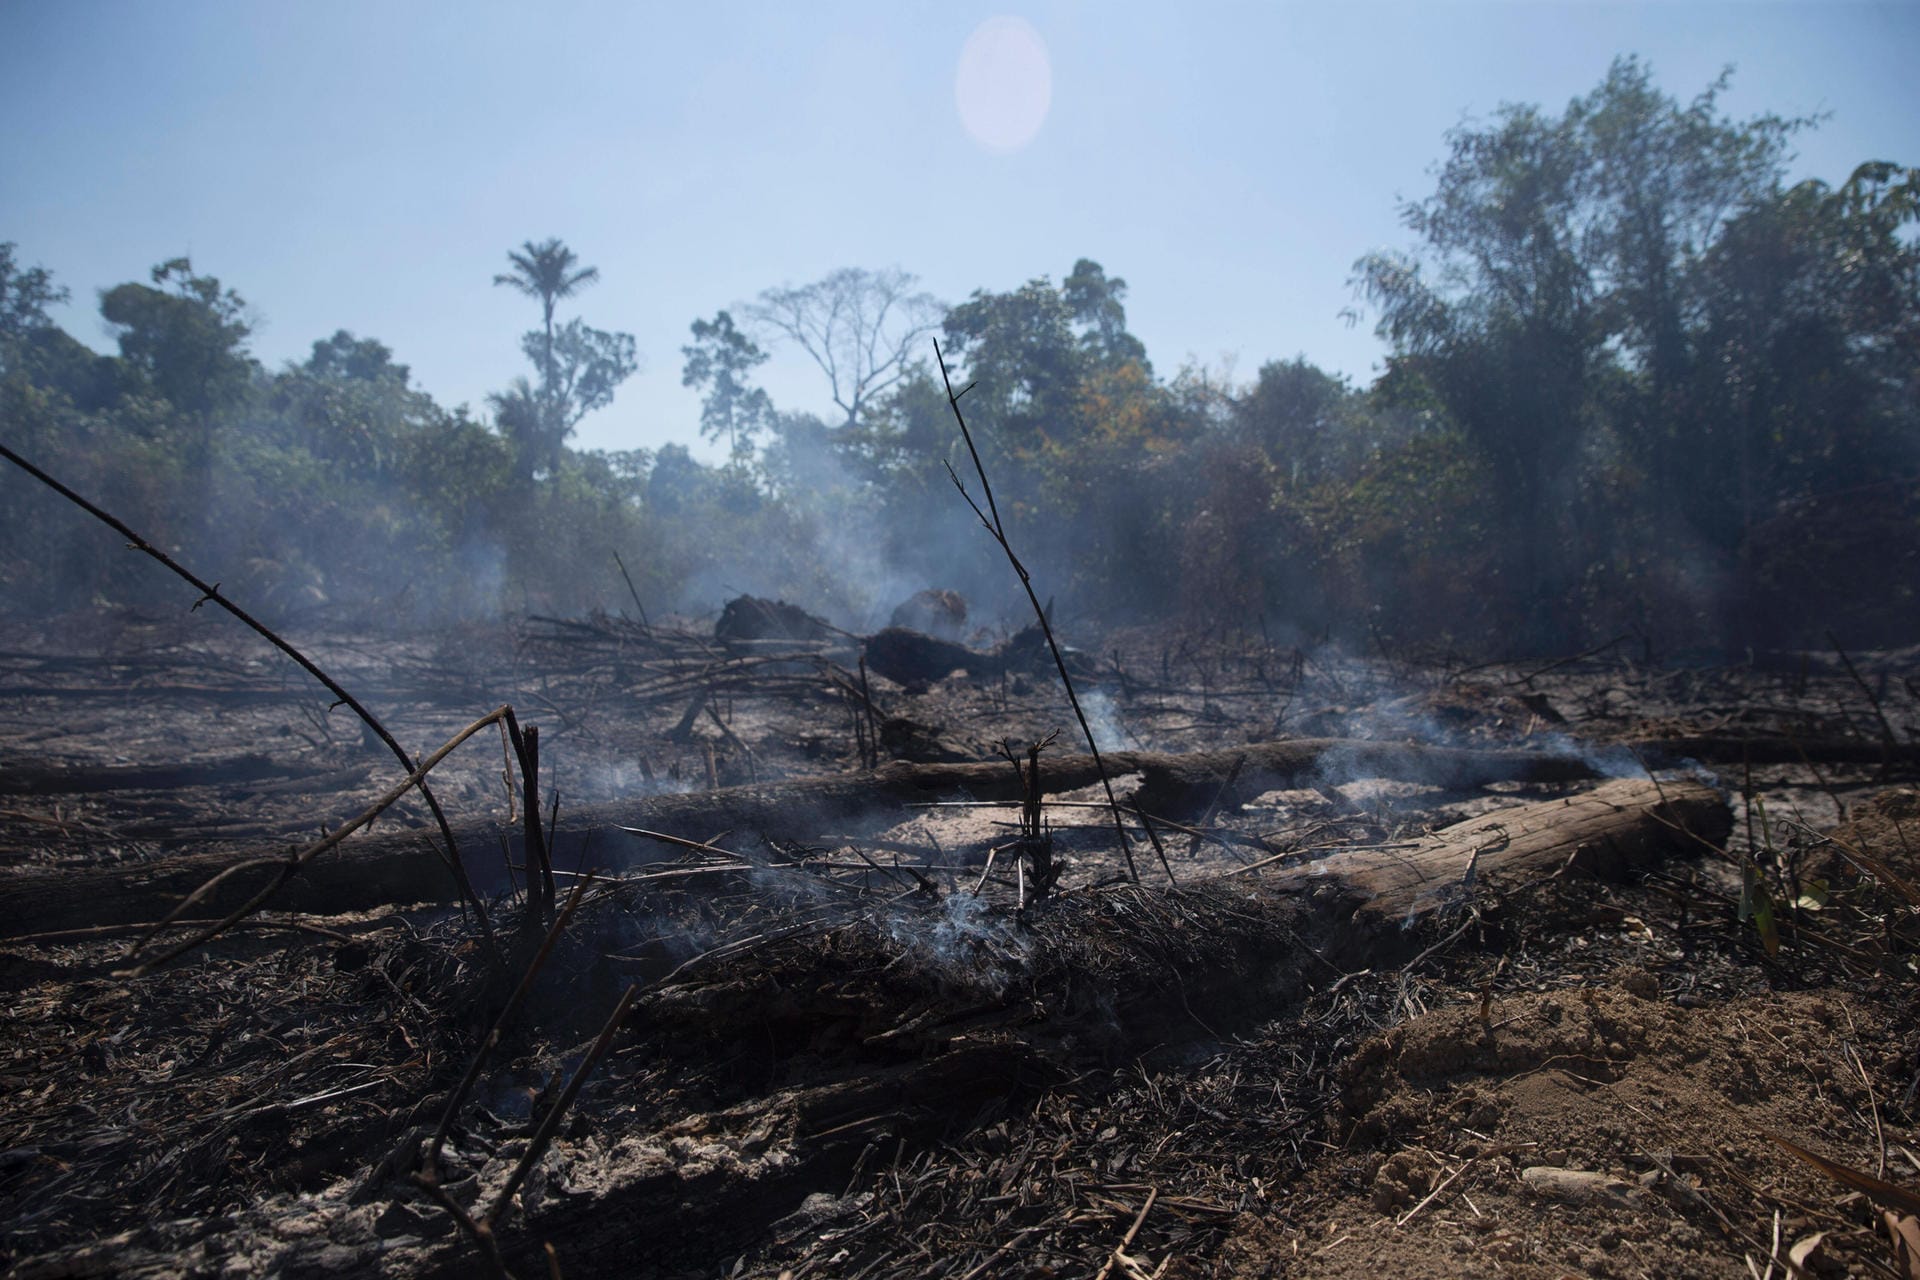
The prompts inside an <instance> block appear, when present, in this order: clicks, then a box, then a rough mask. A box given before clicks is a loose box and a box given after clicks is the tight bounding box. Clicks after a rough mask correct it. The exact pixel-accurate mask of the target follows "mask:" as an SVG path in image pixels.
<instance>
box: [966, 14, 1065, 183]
mask: <svg viewBox="0 0 1920 1280" xmlns="http://www.w3.org/2000/svg"><path fill="white" fill-rule="evenodd" d="M953 98H954V103H955V105H956V106H958V107H959V109H960V123H961V124H962V125H963V126H965V128H966V131H967V135H968V136H969V137H971V138H972V139H973V140H974V141H975V142H977V143H979V144H980V145H981V146H982V147H984V148H986V149H987V150H988V151H994V152H999V153H1002V154H1005V153H1009V152H1014V151H1018V150H1020V149H1021V148H1022V147H1024V146H1026V145H1027V144H1028V143H1029V142H1032V141H1033V139H1034V137H1035V135H1037V134H1038V133H1039V132H1040V126H1041V125H1043V124H1045V123H1046V120H1047V108H1048V107H1050V106H1051V105H1052V104H1053V69H1052V67H1051V66H1050V65H1049V64H1048V62H1047V45H1046V41H1044V40H1042V39H1041V38H1040V33H1039V32H1038V31H1035V30H1034V29H1033V24H1032V23H1030V22H1028V21H1027V20H1026V19H1025V18H1008V17H1000V18H988V19H987V20H986V21H985V22H983V23H981V24H980V25H979V26H977V27H975V28H974V29H973V34H972V35H970V36H968V37H967V43H966V44H965V45H964V46H963V47H962V48H961V50H960V66H959V67H958V69H956V70H955V72H954V76H953Z"/></svg>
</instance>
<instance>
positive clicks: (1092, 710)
mask: <svg viewBox="0 0 1920 1280" xmlns="http://www.w3.org/2000/svg"><path fill="white" fill-rule="evenodd" d="M1079 697H1080V710H1081V711H1082V712H1083V713H1084V714H1085V715H1086V717H1087V727H1088V728H1089V729H1091V730H1093V741H1094V745H1095V746H1097V747H1099V748H1100V750H1102V751H1124V750H1126V741H1125V740H1126V738H1127V737H1128V734H1127V732H1126V729H1125V728H1124V727H1123V726H1122V725H1121V723H1120V714H1119V711H1118V709H1117V708H1116V707H1115V706H1114V704H1113V695H1112V694H1110V693H1108V692H1107V691H1106V690H1105V689H1088V690H1085V691H1084V692H1081V693H1080V695H1079Z"/></svg>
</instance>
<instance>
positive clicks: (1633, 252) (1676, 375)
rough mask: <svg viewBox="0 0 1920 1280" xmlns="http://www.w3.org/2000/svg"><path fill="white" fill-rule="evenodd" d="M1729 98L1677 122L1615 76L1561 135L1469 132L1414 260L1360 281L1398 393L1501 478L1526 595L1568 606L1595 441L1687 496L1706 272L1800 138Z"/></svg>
mask: <svg viewBox="0 0 1920 1280" xmlns="http://www.w3.org/2000/svg"><path fill="white" fill-rule="evenodd" d="M1726 83H1727V81H1726V77H1725V76H1723V77H1721V78H1720V79H1719V80H1716V81H1715V82H1714V84H1713V85H1711V86H1709V87H1708V89H1707V90H1706V91H1705V92H1704V93H1702V94H1701V95H1699V96H1698V97H1696V98H1695V99H1694V100H1693V102H1691V103H1690V104H1686V105H1682V104H1680V103H1678V102H1676V101H1675V100H1673V99H1672V98H1670V97H1668V96H1666V95H1665V94H1663V93H1661V92H1659V91H1658V90H1657V89H1655V88H1654V87H1653V84H1652V80H1651V73H1650V72H1649V71H1648V69H1647V68H1646V67H1645V65H1644V64H1642V63H1640V62H1639V61H1638V60H1636V59H1632V58H1623V59H1620V60H1618V61H1616V62H1615V63H1614V65H1613V67H1612V69H1611V70H1610V71H1609V73H1608V76H1607V78H1606V80H1605V81H1603V82H1602V83H1601V84H1600V86H1599V87H1598V88H1596V89H1595V90H1594V91H1593V92H1592V93H1591V94H1588V95H1586V96H1585V97H1582V98H1576V99H1575V100H1574V101H1573V102H1571V103H1570V104H1569V105H1568V107H1567V109H1566V110H1565V111H1564V112H1562V113H1561V114H1559V115H1557V116H1555V115H1549V114H1546V113H1544V112H1542V111H1541V110H1540V109H1539V108H1537V107H1532V106H1512V105H1510V106H1505V107H1502V108H1501V109H1500V110H1499V111H1498V112H1497V113H1496V115H1495V118H1494V119H1493V121H1491V122H1490V123H1488V124H1485V125H1474V124H1469V125H1463V126H1461V127H1459V128H1457V129H1455V130H1453V131H1451V132H1450V133H1449V134H1448V135H1447V142H1448V156H1447V159H1446V161H1445V163H1444V164H1443V165H1442V166H1441V168H1440V171H1439V181H1438V183H1437V185H1436V189H1435V191H1434V193H1433V194H1432V195H1431V196H1429V197H1427V198H1426V199H1424V200H1421V201H1418V202H1410V203H1407V204H1405V205H1403V206H1402V209H1401V213H1402V217H1403V219H1404V220H1405V222H1406V223H1407V225H1408V226H1409V227H1410V228H1411V229H1412V230H1413V231H1414V232H1415V233H1416V234H1417V235H1418V237H1419V238H1420V241H1421V249H1420V251H1419V252H1418V253H1417V254H1415V255H1395V254H1375V255H1371V256H1369V257H1367V258H1363V259H1362V260H1361V261H1360V262H1359V263H1358V264H1357V269H1356V278H1355V283H1356V285H1357V287H1358V289H1359V291H1360V292H1361V294H1362V295H1363V296H1364V297H1365V298H1366V299H1367V300H1368V301H1369V302H1370V303H1372V304H1373V305H1374V306H1375V307H1376V308H1377V309H1378V326H1377V331H1378V332H1379V333H1380V335H1381V336H1382V337H1384V338H1386V339H1387V340H1388V341H1389V342H1390V343H1391V344H1392V346H1393V349H1394V354H1395V357H1396V360H1397V361H1399V362H1400V363H1401V364H1402V365H1403V366H1404V368H1403V376H1407V375H1415V374H1417V375H1418V377H1419V378H1420V379H1421V380H1422V381H1424V382H1425V383H1426V385H1428V386H1430V387H1431V388H1432V389H1433V390H1434V392H1435V393H1436V394H1437V395H1438V397H1439V398H1440V400H1441V402H1442V403H1443V404H1444V405H1445V407H1446V410H1447V413H1448V416H1449V417H1450V419H1451V420H1452V422H1453V423H1454V424H1456V425H1457V426H1458V427H1459V429H1460V430H1461V431H1462V432H1463V433H1464V434H1465V436H1466V438H1467V439H1468V440H1470V441H1471V442H1472V443H1473V444H1474V445H1475V447H1477V448H1478V449H1479V450H1480V451H1481V453H1482V454H1483V456H1484V457H1485V458H1486V460H1487V462H1488V463H1489V464H1490V466H1491V475H1492V477H1493V480H1494V488H1495V493H1494V497H1495V499H1496V501H1497V503H1498V505H1499V510H1500V511H1501V513H1502V515H1503V524H1504V525H1505V529H1506V536H1507V539H1508V541H1509V544H1510V545H1512V546H1514V547H1515V548H1516V549H1517V560H1518V569H1519V584H1518V585H1520V586H1521V587H1522V588H1523V589H1524V590H1527V591H1530V592H1536V593H1538V592H1546V593H1548V594H1549V595H1552V594H1557V593H1559V592H1561V591H1562V590H1563V589H1564V588H1565V586H1566V585H1567V584H1568V583H1569V582H1570V581H1571V580H1572V577H1573V576H1574V575H1575V574H1577V573H1578V572H1579V570H1580V565H1579V563H1578V555H1576V554H1574V553H1573V552H1572V551H1571V550H1570V547H1569V544H1568V541H1567V540H1568V539H1569V538H1570V537H1571V536H1572V530H1571V528H1570V526H1569V525H1568V523H1567V522H1568V519H1569V513H1570V512H1571V511H1572V505H1571V503H1570V498H1571V495H1572V490H1573V482H1574V477H1575V472H1576V469H1577V464H1578V462H1579V461H1580V457H1581V453H1580V446H1581V445H1582V444H1583V442H1585V441H1587V440H1588V439H1589V438H1591V433H1592V431H1593V429H1594V428H1596V427H1597V426H1600V425H1602V424H1603V423H1605V424H1606V425H1607V426H1608V427H1609V428H1610V429H1611V430H1612V431H1613V432H1614V433H1615V434H1616V435H1617V436H1618V437H1619V438H1621V439H1622V440H1624V441H1625V442H1626V443H1627V444H1628V446H1629V447H1630V448H1631V449H1632V450H1633V451H1634V453H1635V455H1636V456H1638V457H1639V458H1641V459H1642V460H1643V461H1644V462H1645V464H1646V465H1647V467H1648V470H1649V472H1650V474H1651V475H1652V477H1653V478H1654V480H1655V483H1656V484H1658V485H1662V486H1665V485H1677V484H1683V483H1685V480H1684V478H1683V476H1682V473H1681V471H1680V469H1679V468H1678V467H1677V466H1676V465H1675V461H1676V455H1675V453H1674V450H1673V448H1672V446H1673V445H1674V443H1675V442H1676V440H1677V439H1678V438H1679V433H1682V432H1684V431H1687V430H1692V429H1694V428H1693V427H1690V426H1687V425H1686V424H1685V415H1684V414H1683V413H1682V412H1681V406H1680V403H1679V399H1678V397H1679V395H1680V393H1681V390H1682V388H1683V387H1684V386H1685V385H1686V383H1687V382H1688V381H1689V380H1690V379H1691V378H1692V373H1691V370H1692V369H1693V367H1694V361H1695V350H1694V341H1695V336H1696V334H1695V330H1696V322H1697V317H1698V313H1699V306H1700V300H1699V297H1698V280H1699V276H1698V272H1699V267H1700V264H1701V263H1702V261H1703V260H1704V256H1705V255H1706V254H1707V253H1708V251H1709V250H1710V248H1711V246H1712V245H1713V244H1714V243H1715V241H1716V238H1717V237H1718V236H1719V235H1720V234H1721V232H1722V231H1723V229H1724V228H1725V226H1726V225H1727V221H1728V219H1730V218H1734V217H1737V216H1739V215H1740V213H1741V211H1742V210H1743V209H1745V208H1747V207H1750V206H1751V205H1752V204H1753V203H1755V202H1756V201H1759V200H1761V199H1763V198H1765V197H1766V196H1767V195H1768V193H1770V192H1771V191H1773V190H1774V189H1775V188H1776V187H1777V183H1778V178H1779V173H1780V169H1781V165H1782V164H1783V163H1784V158H1785V154H1786V145H1787V141H1788V139H1789V138H1790V136H1791V135H1792V133H1793V132H1794V131H1795V130H1796V129H1798V128H1800V127H1802V126H1804V125H1805V124H1806V123H1807V122H1806V121H1789V120H1782V119H1780V118H1778V117H1775V116H1759V117H1755V118H1754V119H1751V120H1746V121H1735V120H1731V119H1728V118H1726V117H1725V116H1724V115H1723V114H1721V112H1720V110H1719V107H1718V96H1719V94H1720V93H1721V91H1722V90H1723V89H1724V88H1725V85H1726ZM1620 373H1624V374H1625V375H1626V377H1625V379H1624V381H1623V379H1622V378H1621V377H1619V376H1616V375H1617V374H1620ZM1623 385H1624V386H1626V387H1629V388H1631V389H1632V390H1631V391H1630V393H1629V394H1627V395H1624V396H1623V395H1621V394H1619V393H1618V391H1617V388H1619V387H1621V386H1623ZM1603 389H1604V390H1605V392H1606V394H1604V395H1603V394H1602V392H1603ZM1592 553H1593V552H1592V549H1590V548H1589V549H1588V550H1587V551H1586V552H1585V553H1584V554H1592ZM1535 598H1539V597H1537V596H1536V597H1535ZM1542 616H1544V615H1542ZM1544 638H1545V637H1536V639H1544Z"/></svg>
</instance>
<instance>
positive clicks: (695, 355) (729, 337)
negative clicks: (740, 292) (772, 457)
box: [680, 311, 774, 461]
mask: <svg viewBox="0 0 1920 1280" xmlns="http://www.w3.org/2000/svg"><path fill="white" fill-rule="evenodd" d="M680 351H681V354H682V355H684V356H685V357H686V364H685V366H684V368H683V371H682V373H681V375H680V385H681V386H684V387H692V388H694V389H695V390H697V391H700V392H701V393H702V400H701V405H700V434H701V435H702V436H703V437H705V438H706V439H708V440H719V439H720V438H721V437H723V436H724V437H726V441H727V453H728V456H729V457H731V458H733V459H734V460H735V461H741V460H744V459H745V458H746V457H748V456H749V455H751V454H752V452H753V447H754V440H755V438H756V437H757V436H759V435H760V433H761V432H762V431H764V430H766V429H767V428H768V427H769V426H771V425H772V424H773V420H774V411H773V400H772V398H771V397H769V396H768V395H767V393H766V392H765V391H764V390H762V389H761V388H759V387H756V386H753V385H752V384H751V383H750V382H749V380H748V379H749V377H750V375H751V374H752V372H753V370H754V369H755V368H757V367H758V366H760V365H762V364H765V363H766V360H767V354H766V352H764V351H762V350H761V349H760V348H759V346H758V345H756V344H755V342H754V341H753V339H751V338H749V337H748V336H747V335H746V334H744V333H742V332H740V330H739V329H738V328H737V327H735V325H734V323H733V316H732V315H730V314H729V313H727V312H725V311H721V312H717V313H716V314H715V315H714V317H713V319H711V320H695V321H694V322H693V342H692V344H691V345H689V346H685V347H682V348H680Z"/></svg>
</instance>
